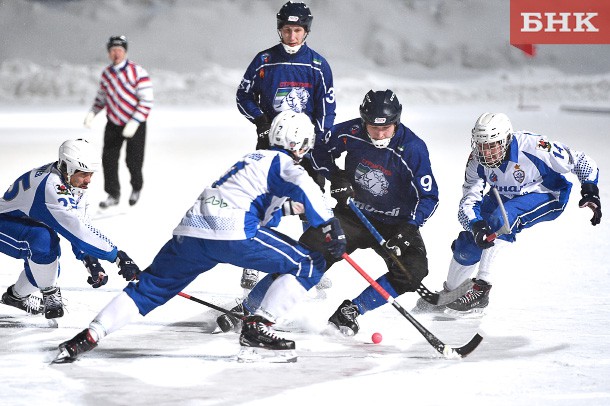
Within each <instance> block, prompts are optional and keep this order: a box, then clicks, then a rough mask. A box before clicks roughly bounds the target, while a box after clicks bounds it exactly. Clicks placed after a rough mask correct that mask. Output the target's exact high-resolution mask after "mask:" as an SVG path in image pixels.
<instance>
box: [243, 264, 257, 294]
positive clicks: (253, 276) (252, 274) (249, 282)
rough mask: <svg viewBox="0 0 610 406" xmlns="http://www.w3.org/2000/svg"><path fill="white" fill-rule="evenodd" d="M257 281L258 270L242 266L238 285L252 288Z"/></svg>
mask: <svg viewBox="0 0 610 406" xmlns="http://www.w3.org/2000/svg"><path fill="white" fill-rule="evenodd" d="M257 282H258V271H257V270H254V269H248V268H244V271H243V272H242V274H241V282H240V286H241V287H242V288H244V289H248V290H252V288H254V286H255V285H256V283H257Z"/></svg>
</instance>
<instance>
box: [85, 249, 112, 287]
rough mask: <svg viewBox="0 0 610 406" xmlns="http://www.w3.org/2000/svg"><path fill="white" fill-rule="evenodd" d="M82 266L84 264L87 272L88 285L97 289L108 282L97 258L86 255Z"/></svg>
mask: <svg viewBox="0 0 610 406" xmlns="http://www.w3.org/2000/svg"><path fill="white" fill-rule="evenodd" d="M83 264H85V268H87V271H89V275H90V276H89V277H88V278H87V283H88V284H89V285H91V286H92V287H94V288H99V287H100V286H103V285H105V284H106V282H108V275H106V272H104V268H102V264H100V261H98V259H97V258H94V257H92V256H90V255H86V256H85V258H84V259H83Z"/></svg>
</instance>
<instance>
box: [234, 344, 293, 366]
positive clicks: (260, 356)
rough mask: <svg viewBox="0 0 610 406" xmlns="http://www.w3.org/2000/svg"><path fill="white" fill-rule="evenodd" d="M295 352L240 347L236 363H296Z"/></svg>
mask: <svg viewBox="0 0 610 406" xmlns="http://www.w3.org/2000/svg"><path fill="white" fill-rule="evenodd" d="M297 357H298V356H297V353H296V351H295V350H268V349H263V348H254V347H241V350H240V351H239V353H238V354H237V361H238V362H269V363H289V362H297Z"/></svg>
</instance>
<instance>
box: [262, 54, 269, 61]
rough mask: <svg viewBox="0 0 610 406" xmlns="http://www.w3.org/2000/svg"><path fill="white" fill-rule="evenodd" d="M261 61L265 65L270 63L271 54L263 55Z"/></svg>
mask: <svg viewBox="0 0 610 406" xmlns="http://www.w3.org/2000/svg"><path fill="white" fill-rule="evenodd" d="M261 61H262V62H263V63H269V54H268V53H264V54H262V55H261Z"/></svg>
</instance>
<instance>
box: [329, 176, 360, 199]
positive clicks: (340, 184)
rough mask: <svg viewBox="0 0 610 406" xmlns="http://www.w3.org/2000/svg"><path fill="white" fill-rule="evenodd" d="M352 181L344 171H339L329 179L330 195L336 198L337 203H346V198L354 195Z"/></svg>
mask: <svg viewBox="0 0 610 406" xmlns="http://www.w3.org/2000/svg"><path fill="white" fill-rule="evenodd" d="M354 196H355V193H354V188H353V187H352V182H350V180H349V177H348V176H347V174H346V173H345V171H339V172H338V173H337V174H336V175H334V176H332V177H331V179H330V197H332V198H333V199H335V200H337V204H338V205H346V204H347V199H349V198H350V197H354Z"/></svg>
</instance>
